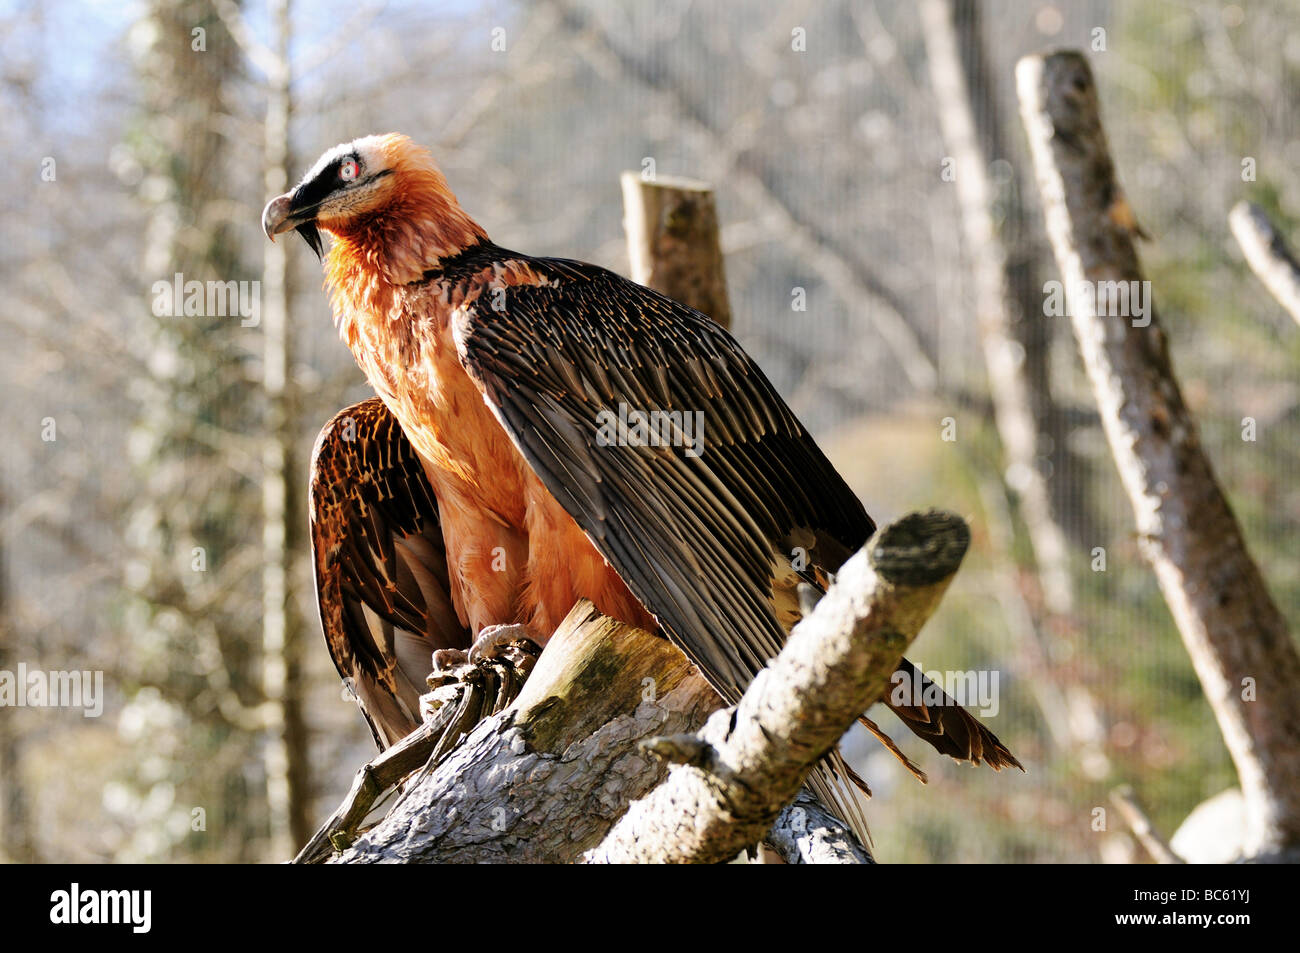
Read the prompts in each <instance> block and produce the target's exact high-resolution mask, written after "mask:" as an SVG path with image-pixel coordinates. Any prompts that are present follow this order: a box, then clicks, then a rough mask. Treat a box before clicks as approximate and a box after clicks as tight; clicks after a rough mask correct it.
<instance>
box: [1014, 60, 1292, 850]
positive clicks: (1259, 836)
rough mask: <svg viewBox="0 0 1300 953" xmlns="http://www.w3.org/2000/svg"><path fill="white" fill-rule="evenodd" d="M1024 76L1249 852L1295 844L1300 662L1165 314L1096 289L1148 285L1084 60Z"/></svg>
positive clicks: (1026, 98)
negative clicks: (1209, 450)
mask: <svg viewBox="0 0 1300 953" xmlns="http://www.w3.org/2000/svg"><path fill="white" fill-rule="evenodd" d="M1016 77H1017V85H1018V90H1019V95H1020V103H1021V113H1022V118H1023V120H1024V124H1025V128H1026V130H1027V132H1028V136H1029V144H1030V148H1031V153H1032V155H1033V159H1034V166H1035V169H1036V171H1037V176H1038V183H1039V188H1040V190H1041V192H1042V197H1043V206H1044V212H1045V214H1046V218H1047V231H1048V235H1049V237H1050V238H1051V241H1052V246H1053V249H1054V250H1055V253H1056V260H1057V264H1058V265H1059V267H1060V269H1061V273H1062V279H1063V282H1064V285H1065V292H1066V300H1067V303H1068V307H1069V310H1070V313H1071V320H1072V323H1073V328H1074V333H1075V337H1076V339H1077V340H1078V343H1079V348H1080V351H1081V352H1082V355H1083V362H1084V366H1085V368H1086V369H1087V373H1088V377H1089V379H1090V380H1091V382H1092V386H1093V390H1094V393H1095V395H1096V398H1097V403H1098V407H1099V409H1100V412H1101V417H1102V422H1103V425H1104V427H1105V431H1106V436H1107V439H1108V440H1109V442H1110V447H1111V453H1112V454H1113V456H1114V458H1115V462H1116V465H1117V467H1118V469H1119V473H1120V478H1121V480H1122V482H1123V484H1124V487H1125V489H1126V491H1127V492H1128V495H1129V499H1130V501H1131V503H1132V505H1133V510H1134V514H1135V516H1136V519H1137V528H1138V532H1139V534H1140V536H1139V539H1140V544H1141V548H1142V552H1143V554H1144V555H1145V557H1146V559H1147V560H1148V561H1149V562H1150V563H1151V565H1152V567H1153V568H1154V570H1155V573H1156V578H1157V579H1158V581H1159V584H1160V588H1161V590H1162V592H1163V593H1164V596H1165V600H1166V602H1167V603H1168V604H1169V608H1170V611H1171V612H1172V614H1173V617H1174V621H1175V622H1176V623H1177V625H1178V629H1179V631H1180V632H1181V633H1182V637H1183V641H1184V644H1185V645H1186V646H1187V650H1188V652H1189V654H1190V655H1191V657H1192V663H1193V665H1194V666H1195V669H1196V673H1197V675H1198V676H1199V678H1200V680H1201V685H1202V687H1203V688H1204V690H1205V694H1206V697H1207V698H1208V700H1209V702H1210V705H1211V707H1212V708H1213V710H1214V714H1215V717H1216V718H1217V719H1218V723H1219V728H1220V731H1221V732H1222V733H1223V737H1224V741H1225V743H1226V744H1227V747H1228V750H1229V752H1230V753H1231V755H1232V758H1233V761H1234V763H1235V765H1236V768H1237V773H1238V775H1239V777H1240V779H1241V784H1242V791H1243V794H1244V796H1245V799H1246V803H1247V805H1248V816H1249V818H1250V823H1249V831H1248V833H1247V835H1246V843H1245V844H1244V849H1245V850H1246V852H1247V853H1248V854H1259V853H1262V852H1268V851H1271V850H1273V849H1277V848H1281V847H1288V846H1294V845H1296V844H1297V843H1300V692H1297V691H1296V686H1297V685H1298V684H1300V657H1297V653H1296V649H1295V646H1294V644H1293V643H1292V641H1291V636H1290V633H1289V631H1288V629H1287V624H1286V621H1285V620H1284V619H1283V618H1282V616H1281V614H1280V613H1279V612H1278V609H1277V606H1276V605H1275V604H1274V602H1273V599H1272V597H1271V596H1270V595H1269V592H1268V589H1267V587H1266V586H1265V584H1264V580H1263V578H1262V576H1261V575H1260V572H1259V569H1258V567H1257V566H1256V565H1255V563H1254V562H1253V561H1252V560H1251V558H1250V555H1249V553H1248V552H1247V550H1246V543H1245V540H1244V539H1243V537H1242V533H1241V529H1240V527H1239V526H1238V525H1237V521H1236V519H1235V518H1234V516H1233V513H1232V510H1231V508H1230V507H1229V505H1228V501H1227V499H1226V498H1225V497H1224V495H1223V492H1222V490H1221V489H1220V488H1219V485H1218V482H1217V481H1216V479H1215V476H1214V472H1213V469H1212V467H1211V466H1210V461H1209V459H1208V458H1207V457H1206V455H1205V452H1204V450H1203V448H1202V447H1201V444H1200V439H1199V436H1198V434H1197V428H1196V423H1195V421H1194V420H1193V419H1192V415H1191V413H1190V411H1189V410H1188V408H1187V405H1186V403H1185V402H1184V400H1183V397H1182V393H1181V391H1180V390H1179V387H1178V381H1177V378H1176V377H1175V375H1174V371H1173V367H1172V364H1171V361H1170V356H1169V347H1168V340H1167V339H1166V337H1165V334H1164V331H1163V330H1162V329H1161V325H1160V321H1159V319H1158V317H1157V315H1156V313H1155V310H1154V308H1153V307H1152V308H1150V310H1149V311H1148V312H1147V313H1146V315H1144V316H1142V317H1141V318H1140V319H1133V318H1132V316H1131V315H1121V314H1112V313H1109V312H1110V311H1112V310H1119V309H1112V308H1107V307H1102V308H1099V307H1098V306H1097V300H1098V296H1097V291H1098V290H1099V286H1098V284H1097V283H1098V282H1110V281H1115V282H1141V281H1142V280H1143V275H1142V270H1141V267H1140V265H1139V262H1138V256H1137V251H1136V248H1135V246H1134V235H1135V234H1136V233H1137V225H1136V221H1135V220H1134V217H1133V213H1132V211H1131V209H1130V208H1129V205H1128V202H1127V200H1126V198H1125V196H1124V192H1123V190H1122V189H1121V188H1120V186H1119V183H1118V181H1117V179H1116V175H1115V168H1114V164H1113V162H1112V160H1111V157H1110V153H1109V149H1108V146H1107V143H1106V136H1105V132H1104V130H1103V129H1102V125H1101V119H1100V113H1099V109H1098V104H1097V91H1096V87H1095V85H1094V83H1093V78H1092V72H1091V70H1090V69H1089V67H1088V62H1087V60H1086V59H1085V57H1084V56H1083V55H1082V54H1080V53H1077V52H1073V51H1067V52H1059V53H1054V54H1051V55H1048V56H1030V57H1026V58H1025V59H1023V60H1021V61H1020V63H1019V65H1018V66H1017V69H1016ZM1130 300H1131V298H1130ZM1147 301H1148V305H1149V304H1150V296H1149V295H1148V296H1147ZM1148 319H1149V324H1146V321H1147V320H1148Z"/></svg>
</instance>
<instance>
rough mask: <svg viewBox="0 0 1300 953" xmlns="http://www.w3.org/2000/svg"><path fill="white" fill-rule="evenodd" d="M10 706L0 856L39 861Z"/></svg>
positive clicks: (3, 586) (2, 597)
mask: <svg viewBox="0 0 1300 953" xmlns="http://www.w3.org/2000/svg"><path fill="white" fill-rule="evenodd" d="M6 512H7V509H6V507H5V496H4V493H3V491H0V514H3V513H6ZM5 542H7V540H5V539H4V538H3V537H0V671H13V669H12V668H11V667H10V666H11V665H12V659H11V657H10V653H9V647H10V646H11V645H13V644H14V643H13V638H14V633H13V632H12V631H11V624H12V623H11V622H10V618H9V611H8V610H9V606H8V601H7V599H6V596H7V594H8V586H9V576H8V573H6V571H5V560H4V548H3V547H4V543H5ZM15 715H16V712H15V711H13V710H9V711H4V712H0V859H2V860H4V861H7V862H9V863H15V864H35V863H39V862H40V855H39V854H38V853H37V850H36V839H35V838H34V837H33V836H32V833H33V832H32V819H31V813H30V812H29V810H28V804H27V788H26V786H25V781H24V777H23V771H22V742H21V741H20V739H19V736H18V732H17V730H16V727H17V726H16V725H15V724H14V722H15Z"/></svg>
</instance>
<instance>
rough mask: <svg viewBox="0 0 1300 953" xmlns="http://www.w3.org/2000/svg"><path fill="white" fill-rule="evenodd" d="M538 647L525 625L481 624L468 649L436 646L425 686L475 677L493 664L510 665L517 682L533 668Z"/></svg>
mask: <svg viewBox="0 0 1300 953" xmlns="http://www.w3.org/2000/svg"><path fill="white" fill-rule="evenodd" d="M541 651H542V649H541V647H540V646H539V645H538V644H537V643H536V642H534V641H533V639H532V637H531V636H530V635H529V634H528V628H527V626H523V625H518V624H509V625H487V626H484V627H483V628H482V629H481V630H480V631H479V634H478V638H477V639H475V640H474V644H473V645H471V646H470V647H469V649H468V650H467V649H438V650H437V651H436V652H434V653H433V671H432V672H431V673H430V674H429V678H428V685H429V687H430V688H433V689H437V688H440V687H441V686H443V685H449V684H452V683H456V682H463V681H466V680H467V679H475V678H477V677H478V675H479V674H481V671H482V670H483V669H484V668H485V667H487V666H491V665H493V664H495V665H497V666H507V667H510V668H513V669H514V670H515V672H516V673H517V674H518V676H519V678H520V681H522V679H524V678H527V677H528V673H529V672H531V671H532V670H533V664H534V663H535V662H536V661H537V656H538V655H540V654H541Z"/></svg>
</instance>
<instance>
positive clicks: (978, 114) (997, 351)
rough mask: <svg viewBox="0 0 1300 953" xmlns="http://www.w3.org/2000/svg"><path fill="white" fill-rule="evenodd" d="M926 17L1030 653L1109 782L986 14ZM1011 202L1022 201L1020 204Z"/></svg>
mask: <svg viewBox="0 0 1300 953" xmlns="http://www.w3.org/2000/svg"><path fill="white" fill-rule="evenodd" d="M920 10H921V20H922V24H923V26H924V33H925V45H926V58H927V61H928V63H929V68H930V76H931V82H932V84H933V87H934V93H935V101H936V102H935V106H936V110H937V113H938V116H939V125H940V128H941V130H942V133H943V138H944V142H945V144H946V147H947V149H948V152H949V153H950V155H951V156H952V158H953V160H954V162H955V169H954V171H955V176H956V178H955V185H956V189H957V203H958V206H959V209H960V214H961V223H962V233H963V236H964V240H965V246H966V256H967V259H968V260H969V262H970V269H971V273H972V277H973V279H974V287H975V312H976V313H975V317H976V322H977V326H978V332H979V340H980V344H981V347H982V349H983V352H984V363H985V366H986V368H987V371H988V381H989V390H990V394H991V395H992V399H993V418H994V423H995V424H996V426H997V431H998V436H999V438H1000V441H1001V444H1002V454H1003V480H1004V482H1005V483H1006V485H1007V486H1008V488H1009V489H1010V490H1011V491H1012V492H1013V494H1014V495H1015V497H1016V499H1017V501H1018V509H1019V512H1020V515H1021V517H1022V519H1023V520H1024V524H1025V528H1026V530H1027V535H1028V537H1029V543H1030V547H1031V549H1032V550H1033V559H1034V563H1035V565H1036V567H1037V576H1038V582H1039V586H1038V588H1039V595H1040V599H1039V600H1036V601H1037V603H1038V605H1037V606H1035V611H1034V616H1035V619H1034V623H1035V624H1034V629H1035V630H1036V633H1037V638H1038V639H1039V640H1040V641H1041V647H1040V646H1025V648H1026V649H1029V650H1030V651H1031V655H1032V657H1034V658H1035V659H1036V660H1037V661H1038V664H1036V665H1035V668H1037V669H1038V676H1039V677H1041V678H1047V679H1050V680H1051V681H1052V682H1054V683H1056V685H1057V686H1058V690H1059V691H1060V692H1061V693H1062V694H1063V695H1064V696H1068V699H1069V701H1068V706H1069V709H1070V710H1072V711H1078V712H1080V714H1081V717H1074V718H1068V719H1065V720H1064V724H1065V726H1066V727H1067V728H1068V729H1069V730H1068V735H1067V738H1066V739H1065V740H1067V743H1068V745H1069V747H1070V748H1071V749H1072V751H1073V753H1074V755H1075V756H1076V762H1077V763H1078V764H1079V765H1080V766H1081V767H1082V768H1083V769H1084V770H1085V771H1086V772H1087V773H1088V775H1089V776H1091V777H1100V776H1104V775H1105V774H1106V773H1108V771H1109V760H1108V759H1107V757H1106V755H1105V752H1104V750H1103V749H1102V746H1101V739H1100V738H1099V737H1098V732H1097V731H1096V726H1098V725H1100V724H1101V721H1100V717H1099V715H1098V710H1097V705H1096V703H1095V701H1094V700H1093V699H1092V696H1091V694H1090V693H1089V692H1088V691H1087V690H1086V688H1084V687H1083V686H1081V685H1076V684H1070V683H1069V680H1068V679H1066V678H1063V677H1062V674H1061V672H1062V669H1061V666H1060V665H1059V663H1060V662H1061V661H1062V660H1063V659H1065V658H1068V657H1069V654H1070V651H1071V648H1072V647H1071V646H1070V645H1069V644H1068V643H1067V642H1066V641H1065V640H1064V639H1063V638H1062V636H1063V635H1064V634H1065V633H1067V632H1069V631H1070V630H1071V629H1073V628H1074V627H1075V626H1074V622H1073V612H1074V593H1073V581H1072V579H1071V574H1070V564H1069V544H1068V542H1067V540H1066V537H1065V532H1064V531H1063V530H1062V528H1061V525H1060V523H1059V522H1058V521H1057V518H1056V512H1055V508H1054V506H1053V502H1052V494H1051V490H1050V488H1049V486H1048V479H1047V476H1046V474H1045V473H1044V472H1043V469H1042V466H1041V464H1040V457H1042V456H1044V454H1043V453H1042V451H1041V450H1040V446H1039V421H1040V420H1041V419H1043V417H1044V416H1046V415H1047V409H1048V407H1049V406H1050V404H1051V396H1050V393H1049V391H1048V388H1047V381H1046V376H1045V374H1044V373H1043V372H1044V367H1045V362H1046V341H1047V338H1046V335H1045V334H1044V333H1043V331H1042V330H1041V329H1043V328H1045V327H1046V326H1047V321H1046V319H1045V318H1044V317H1043V314H1042V306H1041V301H1042V291H1041V287H1035V286H1034V284H1035V279H1034V267H1033V266H1034V263H1033V259H1032V256H1031V255H1030V254H1029V253H1028V250H1027V249H1026V248H1025V244H1026V243H1025V241H1024V230H1023V223H1017V224H1013V223H1011V222H1009V221H1008V220H1007V219H1005V218H1004V220H1003V221H1002V222H1001V223H999V222H998V221H997V217H996V216H997V214H998V211H999V209H1003V210H1005V209H1007V207H1008V205H1014V207H1015V210H1016V211H1015V213H1014V214H1015V215H1016V216H1020V215H1021V214H1022V209H1021V203H1020V201H1019V191H1018V186H1017V184H1016V182H1015V178H1014V175H1011V176H1010V177H1009V178H1008V181H1007V182H1006V183H1004V188H1003V189H1002V190H1001V195H999V189H998V185H997V183H995V182H994V180H993V177H992V176H991V174H990V166H991V164H992V162H993V161H994V159H995V158H1001V157H1002V156H1004V155H1005V149H1004V143H1003V140H1002V131H1001V116H1000V115H999V111H998V103H997V95H996V89H995V84H994V82H993V77H992V75H991V73H990V70H989V68H988V63H987V60H986V57H985V54H984V44H983V38H982V36H981V33H980V19H979V10H978V5H977V3H976V2H975V0H922V3H921V7H920ZM1009 195H1010V196H1014V197H1013V198H1011V200H1010V201H1008V200H1007V197H1008V196H1009ZM1004 214H1005V212H1004ZM1016 246H1019V247H1018V249H1017V250H1016V251H1015V252H1014V253H1013V250H1012V249H1013V248H1016ZM1029 329H1033V330H1032V332H1030V331H1029ZM1017 331H1019V334H1017ZM1035 362H1037V365H1038V366H1035ZM1054 662H1055V663H1057V664H1053V663H1054Z"/></svg>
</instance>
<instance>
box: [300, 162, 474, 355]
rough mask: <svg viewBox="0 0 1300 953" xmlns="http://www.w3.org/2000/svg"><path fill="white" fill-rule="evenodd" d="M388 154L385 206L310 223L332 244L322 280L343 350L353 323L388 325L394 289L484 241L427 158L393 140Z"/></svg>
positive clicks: (352, 334) (352, 332) (395, 303)
mask: <svg viewBox="0 0 1300 953" xmlns="http://www.w3.org/2000/svg"><path fill="white" fill-rule="evenodd" d="M389 149H390V152H389V159H390V166H389V167H390V169H391V171H392V175H393V177H394V188H393V191H392V193H391V195H390V196H389V197H388V199H387V200H386V201H385V202H384V203H383V204H382V205H380V206H378V207H376V208H374V209H371V210H368V211H366V212H363V213H361V214H359V215H354V216H352V217H350V218H348V219H346V220H330V219H322V220H320V221H319V222H318V223H317V224H319V225H320V227H321V228H323V229H325V230H326V231H328V232H330V233H332V234H333V235H334V238H335V241H334V246H333V247H332V248H331V249H330V251H329V253H328V254H327V255H326V258H325V278H326V284H327V285H328V286H329V287H330V289H331V291H332V295H333V304H334V320H335V322H336V323H337V324H338V327H339V333H340V335H341V336H342V337H343V339H344V340H345V341H346V342H347V343H348V344H349V346H351V344H352V343H353V340H354V339H355V328H354V327H352V322H353V320H354V318H355V316H356V315H358V314H365V315H371V316H380V315H383V316H385V317H388V318H389V319H392V318H393V317H395V316H396V315H395V313H394V309H395V308H398V307H399V305H398V301H397V297H398V296H397V294H396V292H397V291H398V289H400V288H402V287H403V286H404V285H407V284H409V283H410V282H413V281H419V280H420V278H421V277H422V276H423V275H424V273H425V272H426V271H429V270H430V269H432V268H434V267H436V265H437V263H438V261H439V260H441V259H444V258H448V257H451V256H452V255H455V254H457V253H458V252H461V251H463V250H464V249H466V248H469V247H470V246H472V245H474V244H476V243H477V242H480V241H486V240H487V232H486V231H484V229H483V227H482V226H481V225H479V224H478V223H477V222H475V221H474V220H473V219H472V218H470V217H469V215H468V213H466V212H465V210H464V209H463V208H461V207H460V203H459V202H458V201H456V196H455V195H453V194H452V192H451V188H450V187H449V186H448V185H447V180H446V178H444V177H443V174H442V173H441V172H440V171H439V170H438V167H437V166H436V165H434V162H433V159H432V158H431V157H430V156H429V153H428V152H427V151H425V150H424V149H421V148H419V147H418V146H415V145H414V144H412V143H411V142H410V140H408V139H405V138H404V137H400V136H395V137H392V140H391V142H390V143H389Z"/></svg>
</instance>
